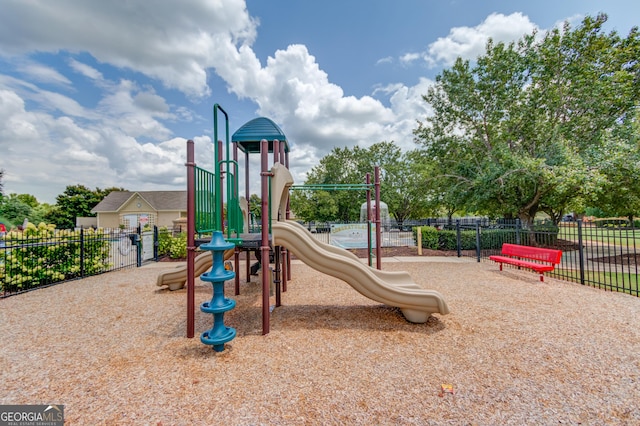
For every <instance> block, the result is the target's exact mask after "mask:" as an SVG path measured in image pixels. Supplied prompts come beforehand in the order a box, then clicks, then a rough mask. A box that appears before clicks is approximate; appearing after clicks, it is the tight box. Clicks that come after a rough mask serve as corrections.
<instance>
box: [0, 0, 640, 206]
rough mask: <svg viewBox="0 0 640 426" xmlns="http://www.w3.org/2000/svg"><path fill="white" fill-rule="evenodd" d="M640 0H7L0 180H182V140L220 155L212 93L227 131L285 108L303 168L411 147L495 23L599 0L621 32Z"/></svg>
mask: <svg viewBox="0 0 640 426" xmlns="http://www.w3.org/2000/svg"><path fill="white" fill-rule="evenodd" d="M639 4H640V3H638V2H637V1H636V0H628V1H618V0H608V1H594V0H562V1H557V0H554V1H549V0H538V1H519V0H512V1H504V0H502V1H498V0H483V1H478V0H439V1H435V0H433V1H432V0H399V1H396V2H389V1H388V0H387V1H381V0H366V1H356V0H325V1H322V2H318V1H284V0H246V1H243V0H181V1H175V0H154V1H148V0H131V1H103V0H55V1H52V0H30V1H24V0H0V169H3V170H4V179H3V184H4V193H5V194H10V193H18V194H22V193H27V194H32V195H35V196H36V197H37V198H38V200H39V201H40V202H48V203H55V198H56V196H57V195H59V194H61V193H62V192H63V191H64V189H65V187H66V186H68V185H77V184H82V185H85V186H87V187H89V188H91V189H94V188H96V187H99V188H107V187H112V186H117V187H124V188H126V189H129V190H132V191H135V190H159V189H184V188H185V180H186V179H185V167H184V163H185V146H186V145H185V141H186V140H187V139H193V140H195V141H196V154H197V159H196V161H197V163H198V165H199V166H201V167H205V168H211V167H212V144H211V142H212V137H213V119H212V107H213V105H214V104H215V103H218V104H220V105H221V106H222V107H223V108H224V109H225V111H227V112H228V113H229V115H230V123H229V126H230V133H233V132H235V130H237V129H238V128H239V127H240V126H242V125H243V124H244V123H246V122H247V121H249V120H251V119H253V118H256V117H260V116H264V117H269V118H271V119H272V120H274V121H275V122H276V123H278V124H279V125H280V127H281V128H282V129H283V131H284V132H285V134H286V135H287V137H288V139H289V141H290V145H291V153H290V162H291V168H292V171H293V172H294V177H295V179H296V183H302V182H303V181H304V179H305V172H307V171H308V170H309V169H310V168H311V167H313V166H314V165H315V164H317V162H318V160H319V159H320V158H322V157H323V156H324V155H326V154H327V153H329V152H330V151H331V150H332V149H333V148H334V147H336V146H340V147H343V146H349V147H351V146H354V145H361V146H365V147H366V146H369V145H371V144H373V143H376V142H380V141H394V142H395V143H396V144H398V145H399V146H400V147H402V148H403V149H412V148H413V147H414V142H413V137H412V129H413V128H414V127H415V123H416V120H419V119H420V120H421V119H423V118H424V117H425V116H426V115H427V114H429V109H428V106H427V105H426V104H425V103H424V102H423V101H422V99H421V95H422V94H424V93H425V92H426V90H427V87H428V86H429V85H430V84H432V83H433V80H434V78H435V76H436V75H437V74H438V73H439V72H441V71H442V69H443V68H444V67H448V66H450V65H451V64H452V62H453V61H454V60H455V58H456V57H458V56H462V57H464V58H469V59H473V58H475V57H476V56H477V55H478V54H481V53H482V51H483V48H484V46H485V43H486V41H487V39H488V38H489V37H491V38H493V39H494V40H498V41H510V40H515V39H517V38H519V37H520V36H522V35H523V34H525V33H529V32H531V31H532V30H534V29H537V30H538V31H545V30H547V29H550V28H553V27H554V26H557V25H560V24H561V23H562V22H563V21H566V20H568V21H570V22H572V23H574V24H577V23H579V22H580V21H581V19H582V18H583V17H584V16H585V15H595V14H597V13H598V12H605V13H607V14H608V15H609V21H608V23H607V29H608V30H617V31H618V32H620V33H622V34H623V35H626V34H627V33H628V32H629V30H630V29H631V27H632V26H634V25H638V24H639V23H640V22H638V17H639V16H640V6H639ZM257 160H258V159H257V158H256V159H255V164H254V163H252V165H251V171H252V174H253V173H254V172H255V173H258V165H257V164H258V163H257ZM252 161H253V160H252ZM252 180H257V178H256V179H252ZM252 192H257V193H259V190H258V188H257V187H254V186H252Z"/></svg>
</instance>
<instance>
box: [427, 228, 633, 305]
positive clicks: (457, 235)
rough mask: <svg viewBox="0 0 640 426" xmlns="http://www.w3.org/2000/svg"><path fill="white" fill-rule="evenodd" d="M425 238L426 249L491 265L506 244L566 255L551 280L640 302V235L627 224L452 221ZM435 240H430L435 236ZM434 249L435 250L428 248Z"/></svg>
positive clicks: (429, 232) (549, 274)
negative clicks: (637, 298)
mask: <svg viewBox="0 0 640 426" xmlns="http://www.w3.org/2000/svg"><path fill="white" fill-rule="evenodd" d="M437 229H439V230H437V231H428V232H427V234H433V235H436V236H437V237H436V238H429V237H427V238H424V235H425V233H424V231H423V239H422V241H423V247H428V248H433V247H434V244H435V245H436V246H437V249H440V250H457V252H458V256H467V257H472V258H475V259H477V261H478V262H481V261H487V262H490V260H489V256H491V255H494V254H499V253H500V250H501V248H502V244H503V243H513V244H522V245H535V246H540V247H546V248H553V249H559V250H562V252H563V255H562V261H561V262H560V264H559V265H558V266H557V267H556V269H555V270H554V271H553V272H549V273H547V276H550V277H555V278H558V279H562V280H566V281H572V282H576V283H579V284H583V285H588V286H591V287H596V288H601V289H605V290H610V291H618V292H623V293H627V294H631V295H634V296H640V291H639V281H640V279H639V274H638V272H639V267H638V263H639V259H640V252H638V248H639V247H640V229H639V228H637V227H636V226H634V224H633V223H631V222H629V221H626V220H624V219H621V220H618V221H615V222H606V221H595V222H585V221H583V220H576V221H570V222H561V223H560V224H557V225H556V224H553V223H552V222H550V221H537V222H535V223H534V225H533V226H532V227H531V229H526V228H525V227H524V226H523V225H522V223H521V222H520V221H519V220H513V221H506V220H496V221H488V220H485V221H480V220H478V221H476V223H475V224H470V223H463V222H462V221H458V220H454V221H453V222H450V223H448V224H447V225H446V226H444V227H442V228H437ZM433 235H432V236H433ZM430 244H431V246H429V245H430Z"/></svg>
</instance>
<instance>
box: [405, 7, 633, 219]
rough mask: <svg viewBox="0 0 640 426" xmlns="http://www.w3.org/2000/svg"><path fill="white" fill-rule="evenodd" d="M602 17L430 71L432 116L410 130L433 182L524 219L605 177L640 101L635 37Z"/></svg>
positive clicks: (572, 199) (470, 204)
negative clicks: (616, 140)
mask: <svg viewBox="0 0 640 426" xmlns="http://www.w3.org/2000/svg"><path fill="white" fill-rule="evenodd" d="M606 19H607V18H606V15H599V16H597V17H595V18H593V17H587V18H585V19H584V21H583V22H582V23H581V25H579V26H578V27H577V28H575V29H572V28H571V27H570V26H569V24H565V25H564V27H563V28H561V29H555V30H552V31H550V32H549V33H547V34H545V35H544V36H543V37H541V38H539V37H537V34H535V33H533V34H530V35H527V36H525V37H523V38H522V39H521V40H519V41H518V42H517V43H511V44H504V43H498V44H495V43H493V42H489V43H488V45H487V49H486V53H485V54H484V55H482V56H481V57H479V58H478V60H477V62H476V63H475V64H474V65H472V64H471V63H470V62H469V61H463V60H461V59H458V60H457V61H456V63H455V65H454V66H453V67H452V68H451V69H447V70H445V71H443V72H442V73H441V74H440V75H438V76H437V78H436V83H435V84H434V85H433V86H432V87H431V88H430V89H429V90H428V92H427V94H426V95H425V96H424V97H423V98H424V100H425V101H426V102H427V103H429V104H430V106H431V108H432V110H433V115H432V116H430V117H427V118H426V120H424V122H419V125H418V127H417V128H416V129H415V130H414V134H415V136H416V141H417V142H418V143H419V144H420V145H421V147H422V149H423V150H424V154H425V158H426V161H427V162H428V163H429V166H430V168H431V170H432V172H433V173H434V178H433V179H432V180H431V182H432V184H435V185H438V186H439V187H440V188H441V189H443V190H445V191H446V192H448V195H447V197H448V199H449V200H451V201H454V202H455V203H456V204H458V205H460V206H464V208H466V209H467V210H470V211H477V212H481V213H486V214H490V215H495V216H497V215H500V216H506V217H519V218H520V219H521V220H522V221H523V222H524V223H525V224H527V225H530V224H531V223H532V221H533V219H534V218H535V216H536V214H537V213H538V212H541V211H547V212H549V213H551V214H553V215H556V216H557V215H558V214H561V213H558V212H562V211H563V210H566V209H568V208H571V207H575V206H580V205H584V204H585V203H586V202H588V201H589V200H590V199H591V198H593V197H594V194H599V188H602V187H603V185H607V183H609V184H611V181H610V179H615V178H616V177H615V175H609V174H607V172H608V171H610V170H608V169H607V168H608V167H610V165H611V164H613V163H615V162H616V156H617V151H615V150H614V152H610V151H609V150H608V149H607V147H609V148H611V147H613V145H612V142H611V137H612V135H613V134H624V133H625V131H623V128H624V129H625V130H626V132H627V133H629V132H631V130H630V128H629V126H630V123H631V121H632V120H630V119H629V118H630V115H633V111H634V109H635V108H637V106H638V100H639V99H640V85H639V84H640V68H639V63H638V58H640V36H639V34H638V30H637V28H633V29H632V30H631V31H630V33H629V35H628V36H627V37H624V38H623V37H620V36H619V35H618V34H617V33H616V32H610V33H608V34H607V33H605V32H604V31H603V28H602V27H603V25H604V23H605V22H606ZM635 149H636V150H637V146H636V147H635ZM609 188H610V189H611V190H616V188H615V186H612V185H609Z"/></svg>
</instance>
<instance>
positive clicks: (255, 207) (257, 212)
mask: <svg viewBox="0 0 640 426" xmlns="http://www.w3.org/2000/svg"><path fill="white" fill-rule="evenodd" d="M249 213H250V214H252V215H253V218H254V219H255V220H256V221H259V220H261V218H262V199H261V198H260V197H259V196H258V194H251V195H250V196H249Z"/></svg>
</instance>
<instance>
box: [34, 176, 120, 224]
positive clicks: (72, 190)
mask: <svg viewBox="0 0 640 426" xmlns="http://www.w3.org/2000/svg"><path fill="white" fill-rule="evenodd" d="M112 191H126V190H125V189H123V188H108V189H100V188H96V189H95V190H94V191H92V190H90V189H89V188H87V187H86V186H84V185H69V186H67V187H66V189H65V190H64V192H63V193H62V194H60V195H58V196H57V197H56V205H55V206H54V207H53V209H52V210H51V211H50V212H49V213H48V214H46V219H47V221H48V222H49V223H53V224H55V225H56V226H57V227H58V228H61V229H72V228H74V227H75V226H76V217H93V216H95V214H93V213H91V209H92V208H94V207H95V206H96V204H98V203H99V202H100V201H102V199H103V198H104V197H106V196H107V195H108V194H109V193H110V192H112Z"/></svg>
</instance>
